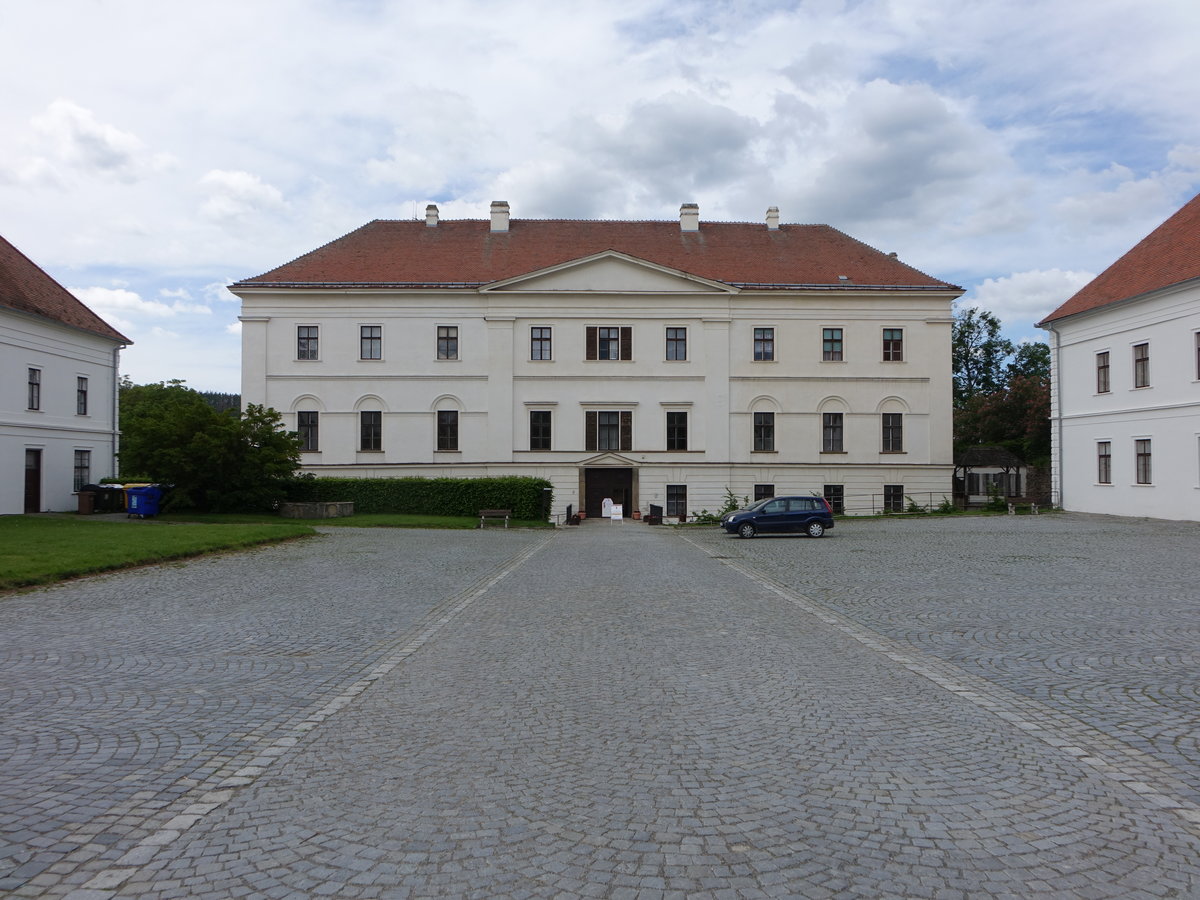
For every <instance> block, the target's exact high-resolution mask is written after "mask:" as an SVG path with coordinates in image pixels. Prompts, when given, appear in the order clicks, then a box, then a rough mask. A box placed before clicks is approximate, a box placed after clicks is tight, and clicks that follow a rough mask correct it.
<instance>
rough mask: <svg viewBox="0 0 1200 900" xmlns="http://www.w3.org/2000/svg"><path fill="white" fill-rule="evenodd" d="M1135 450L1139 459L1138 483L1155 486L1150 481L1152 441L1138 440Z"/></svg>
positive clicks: (1147, 439)
mask: <svg viewBox="0 0 1200 900" xmlns="http://www.w3.org/2000/svg"><path fill="white" fill-rule="evenodd" d="M1133 450H1134V454H1135V455H1136V457H1137V483H1138V484H1153V483H1154V482H1152V481H1151V480H1150V439H1149V438H1139V439H1137V440H1136V441H1134V442H1133ZM1168 480H1170V479H1168Z"/></svg>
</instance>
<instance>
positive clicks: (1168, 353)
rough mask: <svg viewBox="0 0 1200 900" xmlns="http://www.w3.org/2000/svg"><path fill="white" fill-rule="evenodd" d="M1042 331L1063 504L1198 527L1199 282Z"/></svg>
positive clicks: (1065, 320) (1058, 486)
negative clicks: (1191, 523)
mask: <svg viewBox="0 0 1200 900" xmlns="http://www.w3.org/2000/svg"><path fill="white" fill-rule="evenodd" d="M1045 327H1047V328H1048V329H1049V330H1050V332H1051V334H1050V344H1051V351H1052V356H1053V366H1052V379H1053V381H1052V391H1051V396H1052V405H1051V427H1052V438H1053V470H1054V478H1055V484H1054V490H1055V492H1056V493H1057V494H1058V496H1059V498H1060V502H1061V504H1062V506H1063V507H1064V508H1065V509H1070V510H1076V511H1080V512H1092V513H1107V514H1112V515H1124V516H1130V515H1132V516H1150V517H1153V518H1162V519H1185V520H1197V521H1200V280H1190V281H1185V282H1182V283H1179V284H1175V285H1172V286H1170V287H1166V288H1162V289H1159V290H1156V291H1153V292H1149V293H1146V294H1142V295H1139V296H1137V297H1134V298H1132V299H1129V300H1124V301H1121V302H1116V303H1110V304H1108V305H1105V306H1101V307H1099V308H1097V309H1092V310H1089V311H1085V312H1081V313H1078V314H1075V315H1070V316H1067V317H1065V318H1060V319H1056V320H1054V321H1051V322H1048V323H1047V324H1046V325H1045ZM1103 354H1107V359H1106V358H1105V357H1104V355H1103ZM1139 360H1144V361H1139ZM1105 362H1107V366H1108V371H1107V381H1106V380H1105V375H1104V372H1103V367H1104V364H1105ZM1139 382H1144V384H1141V383H1139ZM1105 388H1107V389H1105ZM1105 457H1107V462H1105ZM1139 463H1140V465H1139Z"/></svg>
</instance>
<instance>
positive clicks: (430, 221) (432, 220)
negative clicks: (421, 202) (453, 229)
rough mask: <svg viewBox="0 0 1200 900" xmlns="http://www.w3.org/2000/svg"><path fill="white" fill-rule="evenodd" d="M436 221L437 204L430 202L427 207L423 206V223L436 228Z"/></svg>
mask: <svg viewBox="0 0 1200 900" xmlns="http://www.w3.org/2000/svg"><path fill="white" fill-rule="evenodd" d="M437 223H438V210H437V206H435V205H434V204H432V203H430V204H429V205H428V206H427V207H425V224H426V225H428V226H429V227H430V228H437Z"/></svg>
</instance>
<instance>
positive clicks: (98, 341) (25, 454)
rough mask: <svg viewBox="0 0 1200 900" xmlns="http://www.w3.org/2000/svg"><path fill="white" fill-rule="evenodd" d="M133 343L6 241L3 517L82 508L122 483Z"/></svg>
mask: <svg viewBox="0 0 1200 900" xmlns="http://www.w3.org/2000/svg"><path fill="white" fill-rule="evenodd" d="M129 343H131V341H130V340H129V339H128V338H126V337H125V336H124V335H122V334H120V333H119V332H118V331H116V330H115V329H113V328H112V327H111V326H109V325H108V324H107V323H106V322H104V320H102V319H101V318H100V317H99V316H97V315H96V314H95V313H93V312H92V311H91V310H90V309H88V308H87V307H86V306H84V304H83V303H81V302H80V301H79V300H78V299H76V298H75V297H74V296H72V295H71V294H70V293H69V292H68V291H67V290H66V289H65V288H64V287H62V285H60V284H59V283H58V282H56V281H55V280H54V279H53V278H51V277H50V276H49V275H47V274H46V273H45V272H43V271H42V270H41V269H40V268H38V266H37V265H35V264H34V263H33V262H32V261H30V260H29V258H28V257H26V256H25V255H24V254H22V253H21V252H20V251H19V250H17V249H16V248H15V247H14V246H13V245H12V244H10V243H9V242H8V241H6V240H4V238H0V387H2V390H0V472H2V473H3V477H0V515H19V514H21V513H25V512H44V511H48V510H56V511H65V510H71V509H75V508H77V506H78V499H77V498H76V496H75V495H76V492H77V491H78V490H79V488H80V487H81V486H82V485H84V484H90V483H92V482H95V481H97V480H99V479H101V478H107V477H110V476H112V475H115V474H116V465H115V463H114V459H115V454H116V451H117V437H118V433H117V367H118V361H119V355H120V351H121V347H122V346H124V345H127V344H129Z"/></svg>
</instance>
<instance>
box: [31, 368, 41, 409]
mask: <svg viewBox="0 0 1200 900" xmlns="http://www.w3.org/2000/svg"><path fill="white" fill-rule="evenodd" d="M28 408H29V409H41V408H42V370H41V369H30V370H29V404H28Z"/></svg>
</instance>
